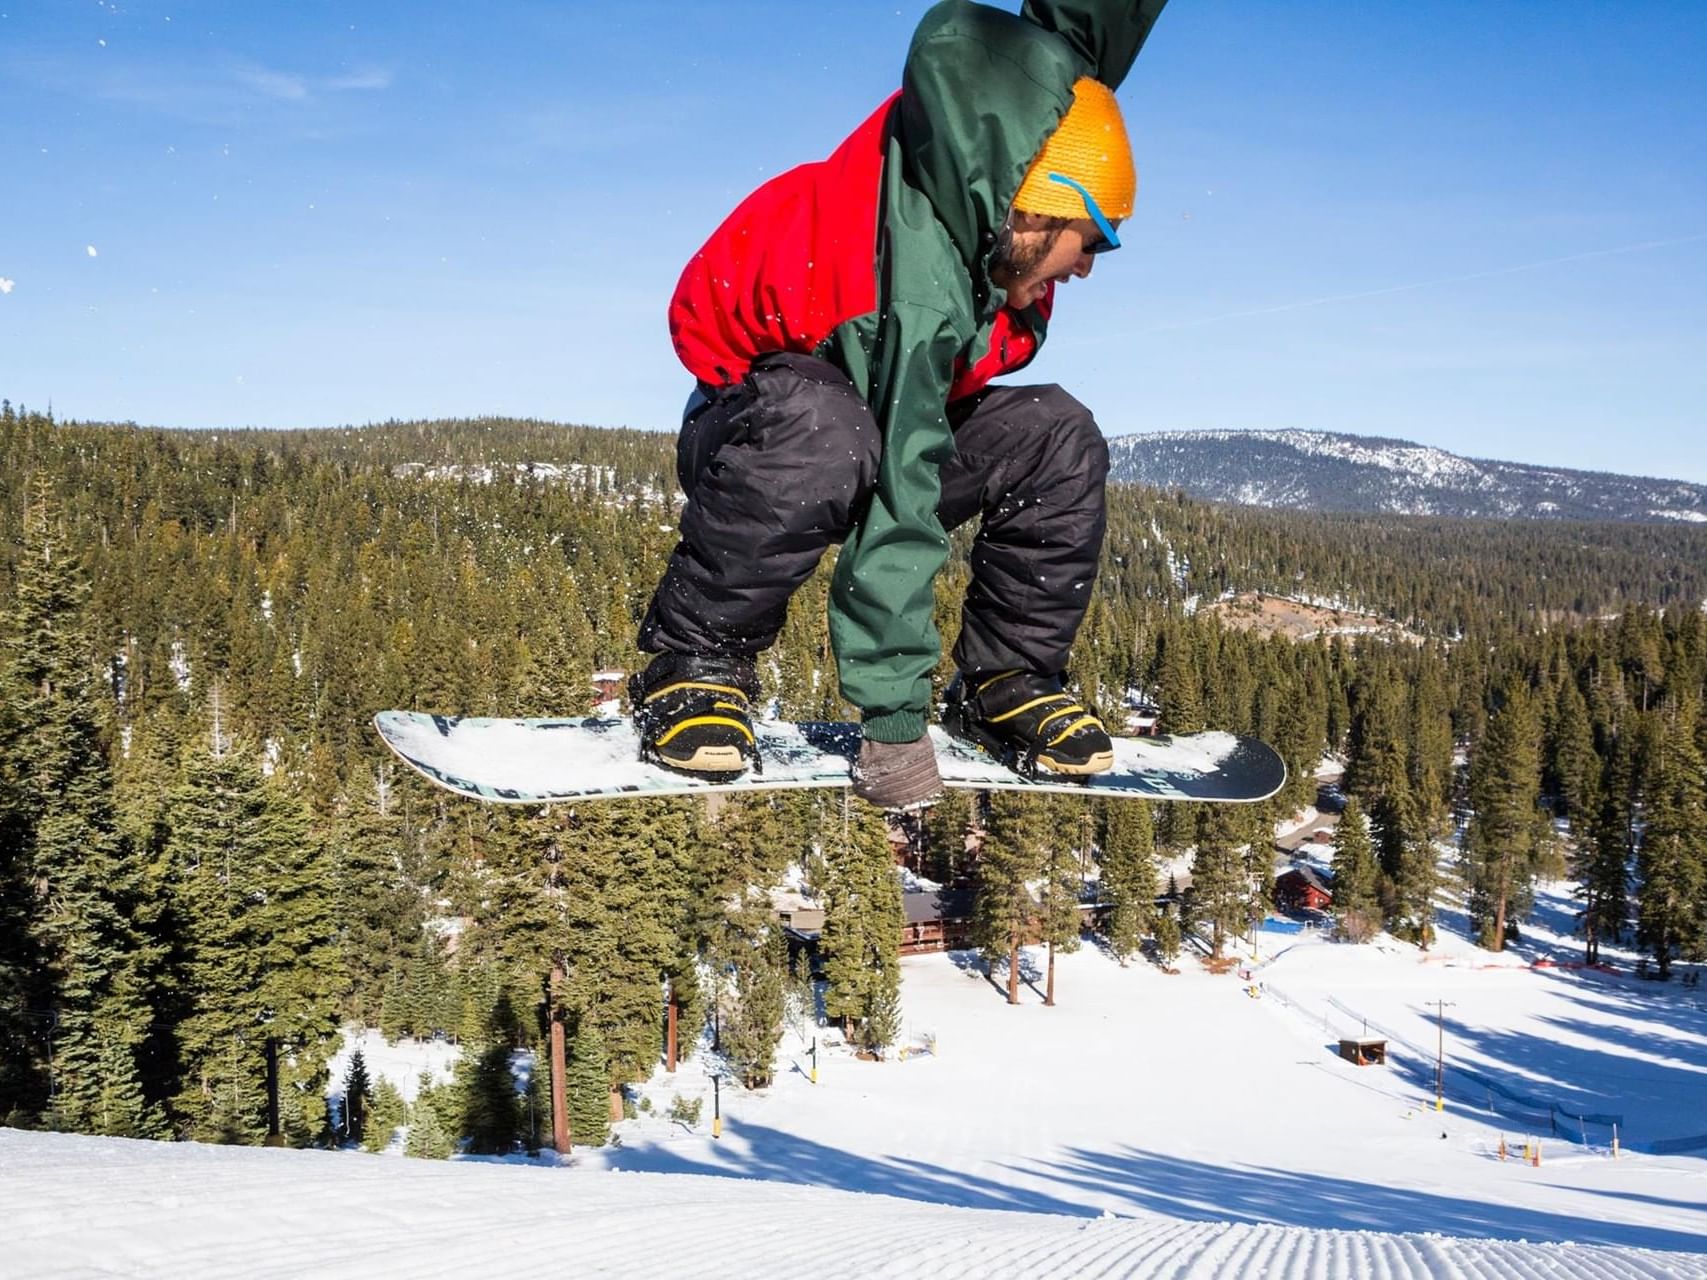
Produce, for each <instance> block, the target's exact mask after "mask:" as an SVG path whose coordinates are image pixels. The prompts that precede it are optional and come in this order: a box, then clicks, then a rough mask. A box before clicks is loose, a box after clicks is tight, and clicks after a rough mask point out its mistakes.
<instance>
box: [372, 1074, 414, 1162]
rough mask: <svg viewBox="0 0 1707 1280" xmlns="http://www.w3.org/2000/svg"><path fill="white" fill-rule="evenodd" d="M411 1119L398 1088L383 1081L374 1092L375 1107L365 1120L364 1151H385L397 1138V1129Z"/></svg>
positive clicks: (389, 1082) (387, 1081)
mask: <svg viewBox="0 0 1707 1280" xmlns="http://www.w3.org/2000/svg"><path fill="white" fill-rule="evenodd" d="M408 1118H409V1107H408V1104H407V1103H405V1102H404V1101H403V1095H402V1094H401V1093H399V1092H397V1086H396V1085H394V1084H392V1083H391V1081H389V1080H381V1081H380V1082H379V1085H378V1087H377V1088H375V1089H374V1091H373V1106H372V1108H371V1109H370V1110H369V1111H368V1113H367V1115H366V1116H365V1117H364V1118H363V1124H362V1150H364V1151H374V1152H378V1151H384V1150H385V1149H386V1148H387V1147H389V1146H390V1145H391V1140H392V1139H393V1138H395V1137H396V1136H397V1127H398V1126H399V1125H401V1124H403V1123H404V1122H405V1121H407V1120H408Z"/></svg>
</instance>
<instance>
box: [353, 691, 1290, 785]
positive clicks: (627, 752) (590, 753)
mask: <svg viewBox="0 0 1707 1280" xmlns="http://www.w3.org/2000/svg"><path fill="white" fill-rule="evenodd" d="M374 726H375V728H377V729H378V730H379V736H380V737H381V738H383V739H384V740H385V745H386V746H388V747H390V748H391V750H392V751H394V752H396V753H397V756H398V757H399V758H400V759H401V760H402V761H403V762H404V763H405V764H407V765H408V766H409V767H410V768H412V769H414V770H415V771H416V772H418V773H420V774H421V775H422V776H423V777H425V778H427V779H429V780H430V781H432V782H435V783H437V784H438V785H439V786H441V787H444V788H445V789H446V790H449V791H454V792H456V793H457V794H458V795H464V796H468V797H470V798H472V799H475V800H486V801H490V802H493V803H500V804H554V803H562V802H566V801H574V800H601V799H615V798H620V797H635V796H685V795H698V794H701V793H704V792H711V791H765V790H781V789H787V788H799V787H845V786H847V785H849V782H850V774H851V772H852V769H853V762H854V760H855V759H856V758H857V757H858V755H859V743H860V731H859V726H858V725H855V724H835V723H798V724H796V723H792V722H789V721H780V720H772V721H759V722H758V723H756V724H755V725H754V726H753V731H754V733H755V734H756V735H757V737H758V745H759V755H760V758H761V762H762V767H761V769H760V770H759V771H752V770H749V771H748V772H747V773H744V774H740V775H737V776H734V777H730V776H729V775H727V774H717V775H707V776H705V777H695V776H693V775H691V774H686V773H678V772H677V771H675V770H673V769H666V768H664V767H662V766H661V765H656V764H651V763H648V762H646V761H643V760H641V759H640V740H639V738H638V737H637V736H636V734H635V730H634V724H633V722H632V721H631V720H629V719H627V718H626V717H615V716H612V717H598V716H585V717H570V718H561V719H531V720H520V719H513V720H504V719H488V718H482V717H476V716H438V715H432V714H429V713H426V712H421V711H381V712H380V713H379V714H378V715H377V716H375V717H374ZM930 736H931V741H932V743H933V744H935V746H936V753H937V768H938V769H939V771H940V772H941V774H942V780H943V784H944V785H945V786H949V787H955V788H959V789H963V790H971V791H1053V792H1064V793H1067V794H1070V795H1091V796H1131V797H1135V798H1138V799H1143V800H1193V801H1205V802H1209V803H1227V804H1252V803H1255V802H1256V801H1259V800H1266V799H1268V798H1269V797H1270V796H1272V795H1273V794H1274V793H1275V792H1277V791H1279V790H1280V788H1281V785H1282V784H1283V783H1284V782H1285V781H1286V765H1285V763H1284V762H1283V761H1282V760H1281V758H1280V757H1279V756H1278V755H1277V754H1275V751H1274V749H1273V748H1272V747H1269V746H1267V745H1266V744H1264V743H1261V742H1258V741H1256V740H1255V739H1253V738H1238V737H1235V736H1233V735H1232V734H1230V733H1194V734H1190V735H1185V736H1181V737H1175V738H1116V739H1115V740H1114V767H1113V768H1112V769H1110V770H1108V771H1107V772H1105V773H1096V774H1091V775H1090V776H1089V777H1087V778H1084V779H1079V778H1069V777H1063V776H1062V775H1059V774H1050V773H1047V772H1044V771H1041V770H1040V771H1039V773H1038V776H1036V777H1025V776H1023V775H1021V774H1019V773H1016V772H1014V771H1013V770H1012V769H1010V768H1008V767H1007V766H1005V765H1004V764H1002V763H1001V762H1000V761H999V760H997V759H995V758H994V757H993V756H991V755H990V754H989V753H988V752H986V751H985V750H984V749H983V748H982V747H979V746H977V745H975V744H973V743H970V742H966V741H963V740H961V739H959V738H953V737H950V736H949V735H948V734H947V733H945V732H944V731H943V730H942V729H941V728H939V727H937V726H934V725H933V726H932V727H931V729H930Z"/></svg>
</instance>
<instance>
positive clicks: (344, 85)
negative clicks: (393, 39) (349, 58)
mask: <svg viewBox="0 0 1707 1280" xmlns="http://www.w3.org/2000/svg"><path fill="white" fill-rule="evenodd" d="M326 87H327V88H328V89H332V90H335V91H343V90H347V89H389V88H391V72H389V71H382V70H380V69H379V68H378V67H371V68H368V69H367V70H365V71H352V72H350V73H349V74H348V75H341V76H333V77H332V78H331V79H330V80H327V81H326Z"/></svg>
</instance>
